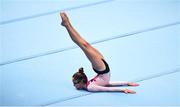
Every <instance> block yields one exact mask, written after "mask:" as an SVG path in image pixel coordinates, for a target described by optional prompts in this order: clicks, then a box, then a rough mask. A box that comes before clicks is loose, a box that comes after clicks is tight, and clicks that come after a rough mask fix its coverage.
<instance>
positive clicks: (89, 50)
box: [60, 12, 106, 71]
mask: <svg viewBox="0 0 180 107" xmlns="http://www.w3.org/2000/svg"><path fill="white" fill-rule="evenodd" d="M60 16H61V18H62V23H61V24H62V26H64V27H65V28H66V29H67V31H68V33H69V35H70V37H71V39H72V41H73V42H74V43H76V44H77V45H78V46H79V47H80V48H81V49H82V50H83V52H84V53H85V55H86V56H87V58H88V59H89V61H90V62H91V64H92V66H93V68H94V69H96V70H98V71H103V70H104V69H106V67H105V65H104V63H103V61H102V59H103V56H102V54H101V53H100V52H99V51H98V50H96V49H95V48H94V47H92V46H91V45H90V44H89V43H88V42H87V41H86V40H84V39H83V38H82V37H81V36H80V35H79V33H78V32H77V31H76V30H75V29H74V27H73V26H72V25H71V23H70V21H69V19H68V17H67V15H66V13H64V12H61V13H60Z"/></svg>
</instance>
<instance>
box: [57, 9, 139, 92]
mask: <svg viewBox="0 0 180 107" xmlns="http://www.w3.org/2000/svg"><path fill="white" fill-rule="evenodd" d="M60 16H61V18H62V22H61V25H62V26H64V27H65V28H66V29H67V31H68V33H69V35H70V37H71V39H72V41H73V42H75V43H76V44H77V45H78V46H79V47H80V48H81V49H82V50H83V52H84V53H85V55H86V56H87V58H88V59H89V61H90V62H91V64H92V68H93V70H94V71H95V72H96V73H97V76H95V77H94V78H93V79H91V80H89V81H88V79H87V76H86V74H85V73H84V71H83V68H80V69H79V70H78V72H76V73H75V74H74V75H73V77H72V81H73V84H74V86H75V87H76V89H78V90H87V91H93V92H95V91H111V92H113V91H115V92H124V93H126V94H128V93H130V94H134V93H136V92H135V91H133V90H129V89H121V88H118V87H113V86H122V85H127V86H138V85H139V84H137V83H133V82H120V81H117V82H110V68H109V66H108V64H107V62H106V61H105V59H104V57H103V56H102V54H101V53H100V52H99V51H98V50H96V49H95V48H94V47H92V46H91V45H90V44H89V43H88V42H87V41H86V40H84V39H83V38H82V37H81V36H80V35H79V33H78V32H77V31H76V30H75V29H74V28H73V26H72V25H71V23H70V21H69V19H68V17H67V15H66V13H64V12H61V13H60Z"/></svg>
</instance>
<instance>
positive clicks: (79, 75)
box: [72, 68, 88, 84]
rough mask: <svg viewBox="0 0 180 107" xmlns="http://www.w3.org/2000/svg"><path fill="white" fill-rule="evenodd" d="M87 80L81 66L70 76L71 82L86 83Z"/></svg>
mask: <svg viewBox="0 0 180 107" xmlns="http://www.w3.org/2000/svg"><path fill="white" fill-rule="evenodd" d="M87 81H88V79H87V76H86V74H85V73H84V70H83V68H79V71H78V72H76V73H74V75H73V77H72V82H73V84H79V83H81V84H86V83H87Z"/></svg>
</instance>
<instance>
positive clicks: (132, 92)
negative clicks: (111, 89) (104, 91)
mask: <svg viewBox="0 0 180 107" xmlns="http://www.w3.org/2000/svg"><path fill="white" fill-rule="evenodd" d="M123 92H124V93H125V94H135V93H136V92H135V91H133V90H129V89H124V90H123Z"/></svg>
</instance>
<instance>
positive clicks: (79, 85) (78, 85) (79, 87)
mask: <svg viewBox="0 0 180 107" xmlns="http://www.w3.org/2000/svg"><path fill="white" fill-rule="evenodd" d="M74 86H75V87H76V89H78V90H81V89H83V85H82V84H81V83H78V84H74Z"/></svg>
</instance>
